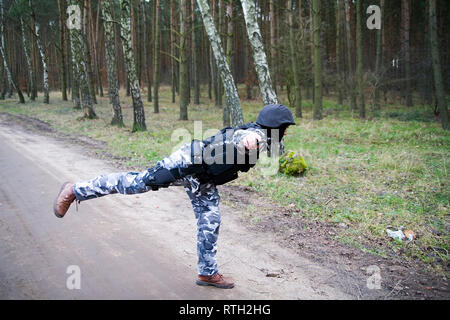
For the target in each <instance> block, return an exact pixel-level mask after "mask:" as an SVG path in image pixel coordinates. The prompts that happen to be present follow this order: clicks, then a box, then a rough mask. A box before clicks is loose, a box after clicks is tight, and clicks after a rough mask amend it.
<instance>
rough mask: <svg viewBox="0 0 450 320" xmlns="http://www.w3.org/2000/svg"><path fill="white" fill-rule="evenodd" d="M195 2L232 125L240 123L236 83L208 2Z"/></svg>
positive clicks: (240, 112)
mask: <svg viewBox="0 0 450 320" xmlns="http://www.w3.org/2000/svg"><path fill="white" fill-rule="evenodd" d="M197 4H198V6H199V8H200V12H201V15H202V19H203V24H204V25H205V30H206V33H207V34H208V38H209V41H210V44H211V48H212V52H213V54H214V57H215V60H216V63H217V70H218V71H219V73H220V76H221V78H222V82H223V84H224V87H225V95H226V103H227V105H228V106H229V108H230V111H231V121H232V125H233V126H238V125H241V124H243V123H244V118H243V116H242V108H241V102H240V100H239V94H238V91H237V88H236V84H235V83H234V79H233V75H232V74H231V70H230V67H229V66H228V63H227V61H226V57H225V55H224V52H223V49H222V43H221V41H220V37H219V34H218V33H217V29H216V26H215V25H214V21H213V19H212V17H211V13H210V9H209V5H208V2H207V1H206V0H197Z"/></svg>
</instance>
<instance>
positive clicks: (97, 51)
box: [91, 0, 104, 97]
mask: <svg viewBox="0 0 450 320" xmlns="http://www.w3.org/2000/svg"><path fill="white" fill-rule="evenodd" d="M101 8H102V1H101V0H98V3H97V18H96V23H95V33H94V26H93V21H94V19H93V14H94V11H93V8H92V7H91V25H92V33H93V37H94V59H95V62H96V63H95V70H96V73H97V84H98V89H99V90H100V97H103V96H104V93H103V84H102V74H101V72H100V69H101V59H100V41H99V38H98V35H99V29H100V11H101Z"/></svg>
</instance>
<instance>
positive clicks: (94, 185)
mask: <svg viewBox="0 0 450 320" xmlns="http://www.w3.org/2000/svg"><path fill="white" fill-rule="evenodd" d="M290 125H295V123H294V119H293V117H292V114H291V112H290V111H289V109H288V108H287V107H286V106H283V105H280V104H277V105H268V106H265V107H264V108H263V109H262V110H261V112H260V113H259V115H258V118H257V120H256V123H248V124H245V125H242V126H240V127H235V128H231V127H227V128H224V129H222V130H221V131H220V132H219V133H218V134H217V135H215V136H213V137H210V138H208V139H205V140H203V141H199V140H193V141H192V142H190V143H187V144H185V145H184V146H183V147H182V148H180V149H179V150H177V151H176V152H174V153H172V154H171V155H170V156H169V157H167V158H164V159H163V160H160V161H158V162H157V164H156V166H155V167H152V168H149V169H148V170H146V171H144V172H128V173H125V172H124V173H112V174H106V175H101V176H98V177H96V178H94V179H92V180H89V181H80V182H76V183H72V182H66V183H65V184H63V186H62V187H61V190H60V192H59V194H58V196H57V198H56V199H55V203H54V213H55V215H56V216H57V217H59V218H62V217H64V215H65V214H66V212H67V210H68V209H69V207H70V205H71V204H72V202H73V201H78V202H80V201H84V200H89V199H93V198H98V197H102V196H105V195H108V194H114V193H121V194H137V193H143V192H147V191H150V190H154V191H156V190H158V189H159V188H161V187H168V186H170V185H173V184H175V183H180V182H181V183H182V184H183V185H184V188H185V190H186V193H187V194H188V196H189V199H190V200H191V203H192V207H193V209H194V213H195V217H196V219H197V227H198V230H197V254H198V279H197V281H196V283H197V284H198V285H212V286H215V287H218V288H233V286H234V284H233V282H232V281H231V280H230V279H227V278H224V277H223V276H222V275H221V274H219V271H218V267H217V261H216V252H217V237H218V234H219V227H220V211H219V198H220V197H219V193H218V191H217V188H216V186H217V185H221V184H224V183H227V182H229V181H232V180H234V179H236V178H237V177H238V172H239V171H243V172H247V171H248V170H249V169H250V168H251V167H253V166H254V165H255V164H256V161H257V159H258V158H259V154H260V152H261V151H264V150H267V152H270V151H271V150H273V151H275V150H276V147H277V146H279V143H280V142H281V139H282V138H283V136H284V134H285V131H286V129H287V127H288V126H290Z"/></svg>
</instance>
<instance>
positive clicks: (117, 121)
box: [102, 0, 124, 127]
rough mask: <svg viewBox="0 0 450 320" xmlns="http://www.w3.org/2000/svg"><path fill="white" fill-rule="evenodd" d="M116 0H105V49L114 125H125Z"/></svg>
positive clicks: (103, 11) (103, 6)
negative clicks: (115, 24)
mask: <svg viewBox="0 0 450 320" xmlns="http://www.w3.org/2000/svg"><path fill="white" fill-rule="evenodd" d="M113 10H114V1H113V0H104V1H103V5H102V13H103V19H104V26H105V49H106V50H105V51H106V67H107V76H108V91H109V102H110V103H111V105H112V109H113V118H112V120H111V124H112V125H117V126H119V127H123V125H124V124H123V117H122V108H121V106H120V98H119V81H118V78H117V62H116V56H115V48H114V23H115V22H114V20H113Z"/></svg>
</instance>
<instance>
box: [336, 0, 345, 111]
mask: <svg viewBox="0 0 450 320" xmlns="http://www.w3.org/2000/svg"><path fill="white" fill-rule="evenodd" d="M343 1H344V0H337V8H336V72H337V77H336V79H337V81H336V88H337V92H338V104H339V105H342V104H343V102H344V93H343V88H342V81H343V77H342V56H343V55H342V52H343V50H342V43H343V41H342V40H343V39H342V38H343V30H342V29H343V28H342V21H343V19H342V18H343V14H342V13H343V10H342V6H343V4H344V2H343Z"/></svg>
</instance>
